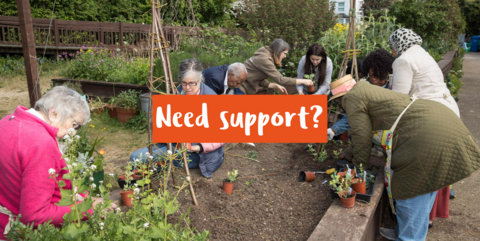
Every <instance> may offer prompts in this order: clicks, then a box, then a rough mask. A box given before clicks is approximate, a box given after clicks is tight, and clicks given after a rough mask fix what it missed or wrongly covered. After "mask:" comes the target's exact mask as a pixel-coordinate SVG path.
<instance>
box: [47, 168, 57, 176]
mask: <svg viewBox="0 0 480 241" xmlns="http://www.w3.org/2000/svg"><path fill="white" fill-rule="evenodd" d="M55 173H56V171H55V169H53V168H50V169H48V174H50V175H55Z"/></svg>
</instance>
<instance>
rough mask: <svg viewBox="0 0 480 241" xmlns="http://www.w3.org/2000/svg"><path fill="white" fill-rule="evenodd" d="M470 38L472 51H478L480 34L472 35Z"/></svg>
mask: <svg viewBox="0 0 480 241" xmlns="http://www.w3.org/2000/svg"><path fill="white" fill-rule="evenodd" d="M470 39H471V40H470V42H471V46H470V52H478V41H479V40H480V36H478V35H477V36H472V37H471V38H470Z"/></svg>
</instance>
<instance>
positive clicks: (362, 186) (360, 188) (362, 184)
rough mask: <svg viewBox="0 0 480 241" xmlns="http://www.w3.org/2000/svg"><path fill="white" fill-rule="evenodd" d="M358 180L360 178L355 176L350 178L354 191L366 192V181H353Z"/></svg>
mask: <svg viewBox="0 0 480 241" xmlns="http://www.w3.org/2000/svg"><path fill="white" fill-rule="evenodd" d="M357 180H358V181H360V180H362V179H361V178H355V179H353V180H352V183H353V184H352V188H353V190H355V192H356V193H361V194H367V187H366V185H365V184H366V182H357V183H355V181H357Z"/></svg>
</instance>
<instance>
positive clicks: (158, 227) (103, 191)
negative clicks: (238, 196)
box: [8, 138, 209, 241]
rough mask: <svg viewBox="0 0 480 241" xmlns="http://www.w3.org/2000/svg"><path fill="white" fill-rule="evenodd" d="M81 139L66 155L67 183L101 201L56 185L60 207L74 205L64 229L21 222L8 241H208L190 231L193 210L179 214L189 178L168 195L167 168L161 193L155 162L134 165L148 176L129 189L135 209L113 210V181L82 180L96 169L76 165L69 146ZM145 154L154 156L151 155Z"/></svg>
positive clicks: (15, 224) (16, 223)
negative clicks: (97, 183)
mask: <svg viewBox="0 0 480 241" xmlns="http://www.w3.org/2000/svg"><path fill="white" fill-rule="evenodd" d="M78 141H79V140H78V139H77V138H72V141H71V142H69V148H68V150H67V152H66V154H65V156H64V157H65V160H66V162H67V165H68V166H69V169H70V173H69V174H65V175H63V179H67V180H71V181H72V185H73V186H78V187H79V188H78V193H82V192H84V191H87V190H88V191H89V192H90V193H92V192H93V191H98V193H99V195H100V197H102V198H103V202H100V203H98V204H96V205H95V206H94V207H92V206H93V203H94V199H93V198H92V197H91V195H89V196H88V197H86V198H85V200H84V201H81V202H77V201H79V200H78V199H77V198H78V196H77V195H75V190H70V189H63V187H65V183H64V182H63V181H60V182H59V183H58V185H59V186H60V187H61V200H60V201H59V203H58V204H57V205H59V206H71V212H70V213H69V214H66V215H65V216H64V220H63V221H64V222H63V224H62V226H61V228H56V227H55V226H53V225H51V224H50V223H48V222H46V223H44V224H42V225H40V226H39V227H38V228H36V229H33V227H32V226H33V224H28V225H24V224H22V223H21V222H20V220H19V219H15V220H14V222H13V227H12V231H11V232H9V233H8V239H9V240H39V241H40V240H42V241H43V240H105V241H106V240H165V241H166V240H184V241H190V240H207V236H208V234H209V232H208V231H203V232H198V231H196V230H195V229H194V228H191V227H190V220H189V218H188V216H187V215H188V212H189V211H187V212H184V213H180V212H178V210H179V207H180V204H179V203H178V201H177V196H178V195H179V193H181V192H182V190H183V189H185V188H186V187H187V186H188V184H189V181H187V179H179V180H177V186H176V188H177V189H172V190H174V191H173V192H170V191H169V190H168V189H167V185H164V184H165V183H166V181H167V180H166V178H165V177H166V172H164V170H163V171H162V172H161V173H160V174H158V175H159V176H158V177H157V179H156V180H158V181H159V183H160V187H161V188H158V192H153V191H152V189H150V187H151V185H152V180H153V178H154V176H153V175H154V172H153V168H154V167H153V158H149V159H150V160H152V161H150V163H148V164H137V165H136V170H139V171H140V173H141V174H142V176H144V177H143V179H140V180H137V184H138V187H135V186H129V188H133V197H134V198H133V206H132V207H131V208H126V209H124V210H126V211H125V212H124V211H122V209H121V208H117V209H116V210H115V211H112V210H109V209H110V208H111V203H112V202H111V200H110V199H109V196H110V193H109V190H110V189H111V188H112V185H111V184H109V183H108V184H107V183H105V185H104V184H103V183H102V184H100V186H99V187H96V186H95V185H93V184H91V185H89V186H86V185H83V180H84V179H85V178H86V177H88V176H90V175H92V170H91V169H90V170H85V171H83V172H82V171H81V169H80V168H79V165H74V163H76V160H75V159H74V158H75V157H74V155H73V154H74V152H73V150H74V149H71V148H70V147H72V146H75V145H76V144H77V142H78ZM182 151H186V149H185V150H182ZM145 154H146V155H148V156H149V157H150V154H149V153H145ZM172 158H173V156H170V157H168V158H167V157H165V158H162V159H164V160H165V161H172V160H173V159H172ZM133 165H134V164H133V162H130V165H129V166H128V167H127V172H126V174H127V180H131V174H132V170H133V169H132V167H133ZM50 177H51V178H55V180H57V178H59V177H58V174H56V173H55V174H52V173H50ZM59 179H60V178H59ZM180 180H181V181H180ZM182 181H183V182H182ZM144 185H145V186H144ZM140 187H142V188H141V189H140ZM127 189H128V188H127ZM89 209H93V214H91V215H90V214H86V215H87V216H88V221H82V218H83V214H82V213H83V212H86V211H87V210H89ZM174 214H175V221H172V218H171V216H172V215H174Z"/></svg>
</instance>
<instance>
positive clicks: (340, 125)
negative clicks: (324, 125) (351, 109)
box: [331, 115, 350, 136]
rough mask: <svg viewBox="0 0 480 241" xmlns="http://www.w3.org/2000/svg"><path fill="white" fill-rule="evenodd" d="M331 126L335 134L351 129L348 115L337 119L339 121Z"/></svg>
mask: <svg viewBox="0 0 480 241" xmlns="http://www.w3.org/2000/svg"><path fill="white" fill-rule="evenodd" d="M331 128H332V130H333V131H334V132H335V136H338V135H340V134H343V133H345V132H347V131H348V130H350V125H349V124H348V119H347V116H346V115H344V116H343V118H342V119H340V120H339V121H337V123H335V124H334V125H333V126H332V127H331Z"/></svg>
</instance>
